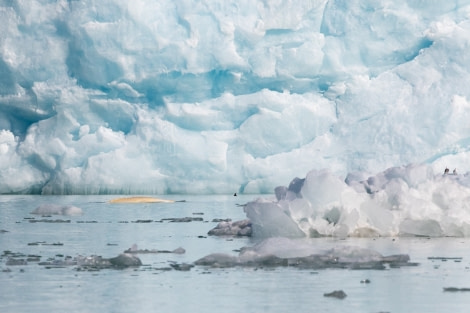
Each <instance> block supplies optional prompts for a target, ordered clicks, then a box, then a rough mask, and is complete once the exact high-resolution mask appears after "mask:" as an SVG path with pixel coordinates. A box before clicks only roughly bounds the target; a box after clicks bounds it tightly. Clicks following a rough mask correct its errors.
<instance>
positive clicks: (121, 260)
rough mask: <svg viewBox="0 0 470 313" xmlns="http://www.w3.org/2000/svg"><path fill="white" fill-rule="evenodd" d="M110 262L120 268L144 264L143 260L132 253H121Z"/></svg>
mask: <svg viewBox="0 0 470 313" xmlns="http://www.w3.org/2000/svg"><path fill="white" fill-rule="evenodd" d="M109 263H111V264H112V265H113V266H115V267H119V268H123V267H130V266H141V265H142V261H140V259H139V258H138V257H136V256H135V255H133V254H131V253H121V254H119V255H118V256H117V257H114V258H110V259H109Z"/></svg>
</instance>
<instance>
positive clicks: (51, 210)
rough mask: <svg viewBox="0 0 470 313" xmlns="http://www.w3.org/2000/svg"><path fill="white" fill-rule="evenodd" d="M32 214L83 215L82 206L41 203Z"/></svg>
mask: <svg viewBox="0 0 470 313" xmlns="http://www.w3.org/2000/svg"><path fill="white" fill-rule="evenodd" d="M31 214H38V215H82V214H83V211H82V209H80V208H77V207H76V206H72V205H58V204H41V205H40V206H38V207H37V208H36V209H34V211H32V212H31Z"/></svg>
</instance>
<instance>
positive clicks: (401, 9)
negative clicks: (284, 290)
mask: <svg viewBox="0 0 470 313" xmlns="http://www.w3.org/2000/svg"><path fill="white" fill-rule="evenodd" d="M469 14H470V1H468V0H463V1H462V0H449V1H433V2H432V4H429V5H423V4H422V1H417V0H412V1H409V0H406V1H405V0H398V1H394V0H383V1H377V2H373V1H372V2H371V1H369V2H367V3H363V2H360V3H359V2H357V1H341V0H329V1H328V0H318V1H303V2H298V3H295V4H294V3H292V2H290V1H278V2H276V3H271V2H266V1H261V0H255V1H246V0H243V1H239V0H237V1H235V0H227V1H211V2H198V1H172V0H162V1H133V2H132V5H130V4H129V2H128V1H124V0H102V1H99V2H97V1H91V0H84V1H70V0H41V1H39V0H16V1H0V17H1V20H2V23H1V25H0V177H2V179H1V181H0V193H1V194H46V195H49V194H142V195H152V194H170V193H181V194H188V193H191V194H196V193H197V194H201V193H202V194H233V193H234V192H237V193H258V194H259V193H270V192H271V191H272V190H273V188H275V187H276V186H279V185H282V184H284V183H285V182H286V181H289V180H290V179H291V178H292V177H296V176H297V177H301V176H302V175H304V174H305V173H307V172H308V171H310V170H312V169H313V170H318V171H319V170H321V169H324V168H326V169H328V170H329V171H330V172H331V173H332V174H334V175H336V176H329V175H327V178H328V179H331V180H332V181H329V184H338V187H339V188H341V190H342V192H343V193H348V192H350V189H351V187H345V186H341V184H340V182H338V181H337V180H336V179H335V178H334V177H344V176H346V175H348V174H349V173H355V172H365V171H366V172H370V173H377V172H380V171H383V170H384V169H386V168H391V167H397V166H402V165H404V164H421V163H424V164H427V165H429V166H430V167H432V168H433V169H434V170H435V172H439V171H441V170H443V169H444V168H445V167H446V166H449V167H451V170H453V169H454V168H457V169H458V170H459V171H461V172H462V173H464V172H467V171H468V162H467V161H468V158H469V153H470V139H469V138H470V128H469V127H468V120H469V119H470V102H469V99H470V90H469V88H468V86H467V82H468V81H469V80H470V57H469V56H468V53H467V52H468V51H467V50H468V45H469V43H470V23H469V21H468V16H469ZM312 175H317V174H312ZM318 175H320V174H318ZM325 175H326V174H325ZM376 179H381V178H380V177H377V178H376ZM334 181H336V183H335V182H334ZM309 184H310V187H308V185H309ZM312 184H315V183H314V180H310V182H308V183H307V185H306V187H305V188H311V189H315V188H317V187H315V186H314V185H312ZM377 184H379V182H375V183H373V184H369V185H367V186H366V187H368V188H378V185H377ZM400 186H401V187H403V188H405V187H406V186H404V185H403V186H402V185H394V186H393V187H392V185H391V183H390V184H389V187H388V188H400ZM359 187H360V186H359ZM333 196H334V194H324V195H322V197H321V198H319V199H317V200H312V198H307V200H309V201H313V202H310V204H311V206H312V207H311V210H313V211H314V212H317V213H318V214H320V211H321V210H324V209H322V208H321V207H322V206H323V204H325V203H330V202H331V201H332V198H331V197H333ZM343 196H344V197H346V195H343ZM350 196H351V197H352V198H354V199H352V200H353V201H359V202H361V201H362V200H361V199H356V198H361V197H364V196H365V195H362V194H357V192H356V193H352V194H351V195H350ZM378 197H379V196H376V198H378ZM436 197H439V195H438V196H436ZM440 197H445V196H444V195H441V196H440ZM299 201H301V200H299ZM375 201H378V200H375ZM387 201H388V200H387ZM387 201H386V202H387ZM443 201H444V202H445V201H446V200H445V199H444V200H443ZM436 202H439V201H438V200H436ZM365 206H366V205H365ZM305 210H306V209H305ZM318 210H319V211H318ZM329 210H330V211H331V208H330V209H329ZM362 210H365V208H364V209H362ZM387 212H390V210H388V211H387ZM322 214H327V213H326V212H323V213H322ZM329 214H330V215H331V216H330V218H331V219H335V218H337V217H335V216H336V215H338V214H337V212H336V211H331V212H330V213H329ZM310 215H311V214H310ZM310 215H309V216H310ZM369 218H372V219H373V218H374V217H373V216H372V215H371V216H369ZM376 218H377V217H376ZM432 219H435V217H433V218H432ZM410 221H413V217H410ZM377 223H378V222H375V223H373V224H374V225H376V224H377ZM346 224H348V223H346ZM348 225H349V224H348ZM395 226H396V225H388V226H387V225H383V226H382V228H381V229H384V228H388V229H390V231H394V230H395ZM403 227H404V230H405V229H406V227H405V226H403ZM423 227H425V226H423ZM426 227H427V226H426ZM426 227H425V228H426ZM441 227H442V225H441ZM317 228H320V226H317ZM325 228H328V226H325Z"/></svg>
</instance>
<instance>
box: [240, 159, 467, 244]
mask: <svg viewBox="0 0 470 313" xmlns="http://www.w3.org/2000/svg"><path fill="white" fill-rule="evenodd" d="M274 192H275V196H276V199H274V200H269V199H261V198H260V199H257V200H255V201H252V202H249V203H248V204H247V205H246V206H245V207H244V210H245V212H246V215H247V217H248V218H249V219H250V221H251V223H252V236H253V237H258V238H266V237H276V236H281V237H290V238H299V237H306V236H307V237H319V236H335V237H346V236H355V237H376V236H429V237H439V236H457V237H463V236H469V235H470V175H468V174H465V175H457V174H455V175H454V174H445V175H442V174H441V173H439V174H434V172H433V169H432V167H431V166H429V165H408V166H403V167H393V168H389V169H387V170H385V171H383V172H381V173H378V174H376V175H369V174H367V173H353V174H349V175H348V176H347V177H346V179H341V178H340V177H338V176H336V175H334V174H332V173H331V172H330V171H328V170H312V171H310V172H309V173H308V174H307V176H306V177H305V179H299V178H295V179H294V180H293V181H292V182H291V183H290V185H289V187H285V186H280V187H277V188H276V189H275V190H274Z"/></svg>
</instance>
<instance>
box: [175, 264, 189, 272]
mask: <svg viewBox="0 0 470 313" xmlns="http://www.w3.org/2000/svg"><path fill="white" fill-rule="evenodd" d="M170 266H171V267H172V268H173V269H174V270H175V271H183V272H187V271H189V270H191V268H193V267H194V264H187V263H181V264H178V263H171V264H170Z"/></svg>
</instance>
